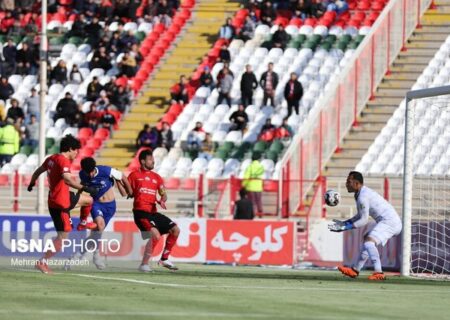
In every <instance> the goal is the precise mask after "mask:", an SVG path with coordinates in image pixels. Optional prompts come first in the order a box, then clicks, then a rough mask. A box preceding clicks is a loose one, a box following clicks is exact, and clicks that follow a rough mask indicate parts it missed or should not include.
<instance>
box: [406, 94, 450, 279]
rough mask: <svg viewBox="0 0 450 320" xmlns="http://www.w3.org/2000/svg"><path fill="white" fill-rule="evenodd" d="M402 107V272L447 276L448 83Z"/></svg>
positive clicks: (449, 268)
mask: <svg viewBox="0 0 450 320" xmlns="http://www.w3.org/2000/svg"><path fill="white" fill-rule="evenodd" d="M405 107H406V109H407V111H406V121H405V124H406V129H405V149H404V163H403V169H404V175H403V224H404V225H403V227H404V229H403V257H402V275H406V276H408V275H411V276H421V277H430V278H447V279H450V86H446V87H436V88H430V89H422V90H415V91H410V92H408V93H407V97H406V104H405ZM403 110H404V109H403ZM402 151H403V150H402ZM399 152H401V151H399Z"/></svg>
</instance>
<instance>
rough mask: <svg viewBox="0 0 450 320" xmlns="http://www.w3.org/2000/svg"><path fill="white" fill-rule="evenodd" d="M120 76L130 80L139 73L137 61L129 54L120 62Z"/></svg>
mask: <svg viewBox="0 0 450 320" xmlns="http://www.w3.org/2000/svg"><path fill="white" fill-rule="evenodd" d="M119 65H120V74H121V75H125V76H127V77H129V78H131V77H134V75H135V74H136V71H137V63H136V59H135V58H134V57H133V56H132V55H130V53H129V52H125V53H124V55H123V57H122V61H120V64H119Z"/></svg>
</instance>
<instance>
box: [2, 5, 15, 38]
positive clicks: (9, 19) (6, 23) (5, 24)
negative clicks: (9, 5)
mask: <svg viewBox="0 0 450 320" xmlns="http://www.w3.org/2000/svg"><path fill="white" fill-rule="evenodd" d="M0 3H2V1H0ZM14 21H15V19H14V17H13V15H12V12H11V11H9V10H6V12H5V16H4V17H3V19H1V20H0V33H2V34H8V31H9V29H10V28H11V27H12V26H13V25H14Z"/></svg>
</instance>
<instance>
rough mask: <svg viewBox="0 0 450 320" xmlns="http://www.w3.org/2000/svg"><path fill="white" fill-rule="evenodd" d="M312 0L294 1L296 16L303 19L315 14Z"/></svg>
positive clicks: (293, 10)
mask: <svg viewBox="0 0 450 320" xmlns="http://www.w3.org/2000/svg"><path fill="white" fill-rule="evenodd" d="M313 9H314V8H313V3H312V0H298V1H297V2H294V3H293V6H292V12H294V16H295V17H298V18H300V19H302V20H305V19H306V18H310V17H313V16H314V10H313Z"/></svg>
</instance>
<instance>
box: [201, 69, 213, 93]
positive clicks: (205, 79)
mask: <svg viewBox="0 0 450 320" xmlns="http://www.w3.org/2000/svg"><path fill="white" fill-rule="evenodd" d="M200 84H201V86H202V87H208V88H210V89H213V87H214V79H213V77H212V74H211V71H210V69H209V67H208V66H205V67H204V68H203V72H202V74H201V75H200Z"/></svg>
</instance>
